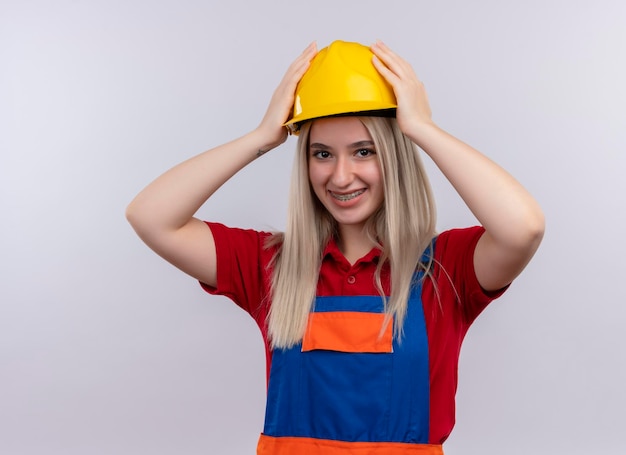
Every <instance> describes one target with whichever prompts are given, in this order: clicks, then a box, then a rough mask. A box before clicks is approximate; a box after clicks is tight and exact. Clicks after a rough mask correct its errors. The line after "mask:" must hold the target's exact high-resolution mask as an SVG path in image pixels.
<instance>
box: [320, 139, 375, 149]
mask: <svg viewBox="0 0 626 455" xmlns="http://www.w3.org/2000/svg"><path fill="white" fill-rule="evenodd" d="M373 146H374V141H357V142H353V143H352V144H349V145H348V147H349V148H358V147H373ZM309 148H312V149H313V148H314V149H322V150H330V149H331V148H332V147H329V146H328V145H326V144H322V143H321V142H314V143H313V144H310V145H309Z"/></svg>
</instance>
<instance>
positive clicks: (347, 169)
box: [331, 156, 354, 188]
mask: <svg viewBox="0 0 626 455" xmlns="http://www.w3.org/2000/svg"><path fill="white" fill-rule="evenodd" d="M353 175H354V174H353V169H352V163H351V162H350V160H349V159H348V158H346V157H344V156H340V157H338V158H337V160H336V162H335V166H334V168H333V173H332V175H331V183H332V184H333V185H334V186H335V187H337V188H345V187H347V186H349V185H350V183H352V179H353Z"/></svg>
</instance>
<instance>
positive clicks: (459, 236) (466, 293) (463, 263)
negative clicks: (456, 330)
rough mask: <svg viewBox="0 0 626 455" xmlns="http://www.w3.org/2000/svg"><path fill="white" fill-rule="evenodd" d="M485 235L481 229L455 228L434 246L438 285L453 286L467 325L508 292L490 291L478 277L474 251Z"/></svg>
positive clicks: (476, 227)
mask: <svg viewBox="0 0 626 455" xmlns="http://www.w3.org/2000/svg"><path fill="white" fill-rule="evenodd" d="M484 232H485V229H484V228H483V227H482V226H474V227H469V228H463V229H452V230H449V231H445V232H443V233H441V234H440V235H439V236H438V237H437V242H436V244H435V260H436V263H437V266H438V267H439V271H437V272H436V275H437V282H438V283H441V281H442V280H446V281H448V282H449V283H450V285H452V286H453V292H454V293H455V294H456V297H457V300H458V301H459V304H460V305H461V313H462V315H463V319H464V321H465V323H466V324H467V325H470V324H471V323H472V322H473V321H474V320H475V319H476V318H477V317H478V315H479V314H480V313H481V312H482V311H483V310H484V309H485V307H486V306H487V305H488V304H489V303H490V302H491V301H492V300H494V299H496V298H498V297H499V296H500V295H502V294H503V293H504V291H505V290H506V289H507V287H505V288H503V289H500V290H498V291H495V292H487V291H485V290H484V289H483V288H482V287H481V286H480V283H479V282H478V278H476V271H475V270H474V251H475V249H476V244H477V243H478V240H479V239H480V237H481V236H482V235H483V233H484Z"/></svg>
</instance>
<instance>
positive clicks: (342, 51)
mask: <svg viewBox="0 0 626 455" xmlns="http://www.w3.org/2000/svg"><path fill="white" fill-rule="evenodd" d="M373 55H374V54H373V53H372V51H371V50H370V49H369V48H368V47H367V46H363V45H362V44H359V43H350V42H346V41H334V42H333V43H331V44H330V46H328V47H326V48H324V49H322V50H320V51H319V52H318V53H317V55H316V56H315V57H314V58H313V60H312V61H311V66H310V67H309V69H308V70H307V71H306V73H304V76H302V79H301V80H300V82H299V83H298V86H297V88H296V93H295V101H294V105H293V115H292V117H291V118H290V119H289V120H288V121H287V123H285V126H287V127H288V128H289V129H290V130H291V131H292V132H293V133H294V134H298V131H299V129H300V124H301V123H302V122H304V121H306V120H311V119H314V118H319V117H328V116H332V115H341V114H351V113H369V114H370V115H372V114H374V112H375V111H378V112H376V113H377V114H385V115H394V114H395V111H394V110H395V108H396V107H397V103H396V97H395V95H394V93H393V89H392V87H391V86H390V85H389V84H388V83H387V81H386V80H385V79H384V78H383V76H382V75H381V74H380V73H379V72H378V70H377V69H376V68H375V67H374V64H373V63H372V56H373ZM380 111H383V112H380Z"/></svg>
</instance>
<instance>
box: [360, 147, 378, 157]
mask: <svg viewBox="0 0 626 455" xmlns="http://www.w3.org/2000/svg"><path fill="white" fill-rule="evenodd" d="M356 155H357V156H359V157H361V158H367V157H368V156H373V155H376V152H375V151H374V150H373V149H358V150H357V151H356Z"/></svg>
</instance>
